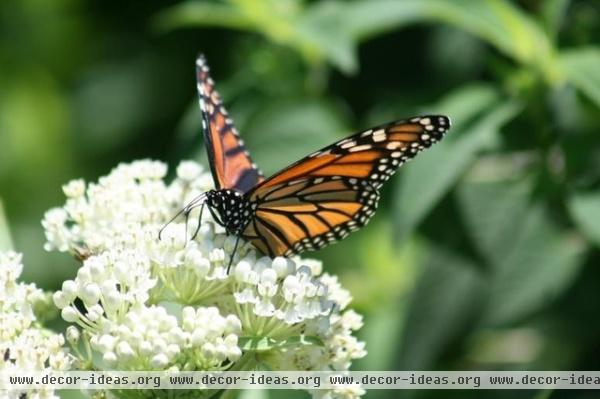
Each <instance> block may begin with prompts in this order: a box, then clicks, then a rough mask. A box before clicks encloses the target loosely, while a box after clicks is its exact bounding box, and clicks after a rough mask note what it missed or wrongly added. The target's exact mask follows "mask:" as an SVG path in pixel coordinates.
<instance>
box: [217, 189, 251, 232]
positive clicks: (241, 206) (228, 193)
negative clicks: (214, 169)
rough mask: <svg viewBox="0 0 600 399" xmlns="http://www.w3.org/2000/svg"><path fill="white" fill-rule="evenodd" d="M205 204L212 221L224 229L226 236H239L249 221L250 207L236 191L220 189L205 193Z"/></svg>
mask: <svg viewBox="0 0 600 399" xmlns="http://www.w3.org/2000/svg"><path fill="white" fill-rule="evenodd" d="M205 194H206V201H205V204H206V206H208V209H209V210H210V212H211V214H212V215H213V219H215V221H216V222H217V223H219V224H220V225H221V226H223V227H224V228H225V230H226V231H227V234H234V235H239V234H240V233H241V232H242V231H243V230H244V228H245V227H246V225H247V224H248V222H249V221H250V219H251V216H250V215H251V213H252V206H251V204H250V203H249V202H248V201H247V200H246V199H245V198H244V195H243V194H242V193H240V192H238V191H236V190H229V189H221V190H211V191H208V192H206V193H205Z"/></svg>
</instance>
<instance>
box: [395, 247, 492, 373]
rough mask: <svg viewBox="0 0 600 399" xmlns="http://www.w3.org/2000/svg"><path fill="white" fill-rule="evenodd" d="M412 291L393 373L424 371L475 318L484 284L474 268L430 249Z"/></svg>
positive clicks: (453, 254)
mask: <svg viewBox="0 0 600 399" xmlns="http://www.w3.org/2000/svg"><path fill="white" fill-rule="evenodd" d="M428 252H429V253H430V258H429V260H428V261H427V262H426V263H425V265H424V266H425V269H424V270H423V274H422V275H421V277H420V279H419V281H418V283H417V286H416V288H415V291H414V294H413V297H412V299H411V302H410V306H409V311H408V317H407V320H406V322H405V329H404V333H403V336H402V341H401V345H402V346H401V353H400V356H399V359H398V364H397V365H396V368H395V369H396V370H427V369H429V368H430V367H431V366H432V365H433V364H434V361H435V360H436V359H437V358H438V357H439V355H440V354H441V353H442V352H443V351H444V350H445V349H446V347H447V345H448V344H450V343H451V342H452V341H454V340H456V339H457V338H459V337H460V336H461V335H462V332H463V331H464V330H465V329H466V327H467V326H468V325H469V324H470V323H471V322H472V320H473V319H474V318H475V317H477V315H478V314H479V312H480V310H481V306H482V303H483V301H482V299H483V298H485V296H484V294H485V284H484V280H483V278H482V276H481V275H480V274H479V273H478V271H477V267H476V266H475V265H473V264H472V263H470V262H469V261H467V260H466V259H464V258H462V257H460V256H458V255H457V254H455V253H453V252H449V251H446V250H442V249H441V248H439V247H436V246H432V247H431V248H430V249H429V250H428Z"/></svg>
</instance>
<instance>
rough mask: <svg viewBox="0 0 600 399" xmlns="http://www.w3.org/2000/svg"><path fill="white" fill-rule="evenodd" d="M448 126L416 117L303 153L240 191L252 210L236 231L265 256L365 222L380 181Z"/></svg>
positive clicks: (336, 236)
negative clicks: (281, 168)
mask: <svg viewBox="0 0 600 399" xmlns="http://www.w3.org/2000/svg"><path fill="white" fill-rule="evenodd" d="M449 128H450V120H449V119H448V118H447V117H445V116H440V115H430V116H423V117H416V118H411V119H408V120H402V121H397V122H392V123H388V124H385V125H381V126H378V127H375V128H373V129H369V130H366V131H364V132H360V133H357V134H355V135H353V136H350V137H348V138H346V139H344V140H341V141H339V142H337V143H335V144H332V145H330V146H328V147H325V148H323V149H322V150H320V151H317V152H315V153H313V154H311V155H309V156H308V157H306V158H304V159H302V160H300V161H298V162H296V163H294V164H293V165H291V166H289V167H287V168H286V169H284V170H282V171H281V172H279V173H277V174H275V175H274V176H272V177H270V178H269V179H267V180H265V181H264V182H262V183H261V184H259V185H258V186H257V187H255V188H254V189H252V190H251V191H250V192H248V193H247V194H246V198H247V200H248V201H250V203H251V204H252V206H253V208H254V215H253V218H252V219H251V220H250V221H249V223H248V224H247V226H246V228H245V230H244V232H243V234H242V235H243V236H244V238H245V239H247V240H249V241H251V242H252V244H253V245H254V246H255V247H257V248H258V249H259V250H261V251H262V252H263V253H265V254H268V255H270V256H279V255H285V256H288V255H292V254H296V253H300V252H303V251H306V250H315V249H319V248H322V247H324V246H325V245H327V244H329V243H332V242H335V241H337V240H340V239H342V238H344V237H345V236H346V235H348V234H349V233H350V232H352V231H354V230H357V229H359V228H361V227H362V226H364V225H365V224H366V223H367V222H368V221H369V219H370V218H371V216H372V215H373V213H374V212H375V209H376V207H377V202H378V200H379V188H380V187H381V185H382V184H383V182H385V181H386V180H387V179H388V178H389V177H390V176H391V175H393V174H394V172H395V171H396V169H398V167H399V166H400V165H402V164H403V163H404V162H406V161H408V160H410V159H411V158H413V157H414V156H415V155H416V154H417V153H418V152H419V151H421V150H423V149H425V148H427V147H429V146H431V145H432V144H433V143H435V142H437V141H439V140H440V139H441V138H442V137H443V136H444V134H445V133H446V131H447V130H448V129H449Z"/></svg>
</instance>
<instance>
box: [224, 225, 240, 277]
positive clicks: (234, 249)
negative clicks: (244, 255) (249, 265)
mask: <svg viewBox="0 0 600 399" xmlns="http://www.w3.org/2000/svg"><path fill="white" fill-rule="evenodd" d="M239 242H240V236H239V235H238V236H236V237H235V244H234V246H233V252H231V256H230V257H229V264H228V265H227V275H229V270H230V269H231V264H232V263H233V256H234V255H235V252H236V251H237V247H238V243H239Z"/></svg>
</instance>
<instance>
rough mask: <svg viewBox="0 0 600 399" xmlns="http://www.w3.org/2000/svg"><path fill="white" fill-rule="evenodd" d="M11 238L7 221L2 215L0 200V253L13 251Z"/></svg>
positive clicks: (2, 208)
mask: <svg viewBox="0 0 600 399" xmlns="http://www.w3.org/2000/svg"><path fill="white" fill-rule="evenodd" d="M13 248H14V247H13V243H12V238H11V236H10V227H9V225H8V219H7V218H6V214H5V213H4V205H3V204H2V199H0V251H9V250H11V249H13Z"/></svg>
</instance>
